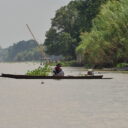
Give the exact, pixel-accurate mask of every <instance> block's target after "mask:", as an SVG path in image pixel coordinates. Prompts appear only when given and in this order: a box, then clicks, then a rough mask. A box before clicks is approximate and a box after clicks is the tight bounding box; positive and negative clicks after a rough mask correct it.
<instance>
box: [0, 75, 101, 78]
mask: <svg viewBox="0 0 128 128" xmlns="http://www.w3.org/2000/svg"><path fill="white" fill-rule="evenodd" d="M1 77H7V78H14V79H102V78H103V75H85V76H28V75H14V74H2V75H1Z"/></svg>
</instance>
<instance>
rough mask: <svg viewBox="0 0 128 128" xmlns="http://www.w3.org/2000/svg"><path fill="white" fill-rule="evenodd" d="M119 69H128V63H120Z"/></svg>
mask: <svg viewBox="0 0 128 128" xmlns="http://www.w3.org/2000/svg"><path fill="white" fill-rule="evenodd" d="M116 67H117V68H124V67H128V63H119V64H117V66H116Z"/></svg>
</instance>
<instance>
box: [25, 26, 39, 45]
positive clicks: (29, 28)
mask: <svg viewBox="0 0 128 128" xmlns="http://www.w3.org/2000/svg"><path fill="white" fill-rule="evenodd" d="M26 26H27V28H28V30H29V32H30V33H31V35H32V37H33V39H34V40H35V41H36V43H37V44H38V41H37V39H36V38H35V36H34V34H33V33H32V31H31V29H30V27H29V25H28V24H26Z"/></svg>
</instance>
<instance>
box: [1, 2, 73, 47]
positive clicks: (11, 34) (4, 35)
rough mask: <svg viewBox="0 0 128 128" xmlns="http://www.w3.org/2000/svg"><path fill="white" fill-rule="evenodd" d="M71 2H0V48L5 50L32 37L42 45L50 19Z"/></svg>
mask: <svg viewBox="0 0 128 128" xmlns="http://www.w3.org/2000/svg"><path fill="white" fill-rule="evenodd" d="M70 1H71V0H0V46H1V47H2V48H6V47H8V46H10V45H13V43H17V42H19V41H22V40H30V39H32V36H31V34H30V32H29V31H28V29H27V27H26V24H28V25H29V27H30V28H31V30H32V32H33V33H34V35H35V37H36V39H37V40H38V41H39V42H40V43H43V42H44V40H45V33H46V31H48V29H49V28H50V26H51V19H52V18H53V17H54V16H55V12H56V10H57V9H59V8H60V7H62V6H64V5H67V4H68V3H69V2H70Z"/></svg>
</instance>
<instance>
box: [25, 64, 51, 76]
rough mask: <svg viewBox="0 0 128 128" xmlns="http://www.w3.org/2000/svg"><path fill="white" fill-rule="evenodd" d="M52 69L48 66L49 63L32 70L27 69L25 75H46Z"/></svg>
mask: <svg viewBox="0 0 128 128" xmlns="http://www.w3.org/2000/svg"><path fill="white" fill-rule="evenodd" d="M51 71H52V69H51V68H50V67H49V65H44V67H39V68H37V69H34V70H32V71H28V72H27V73H26V75H29V76H48V75H50V73H51Z"/></svg>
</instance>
